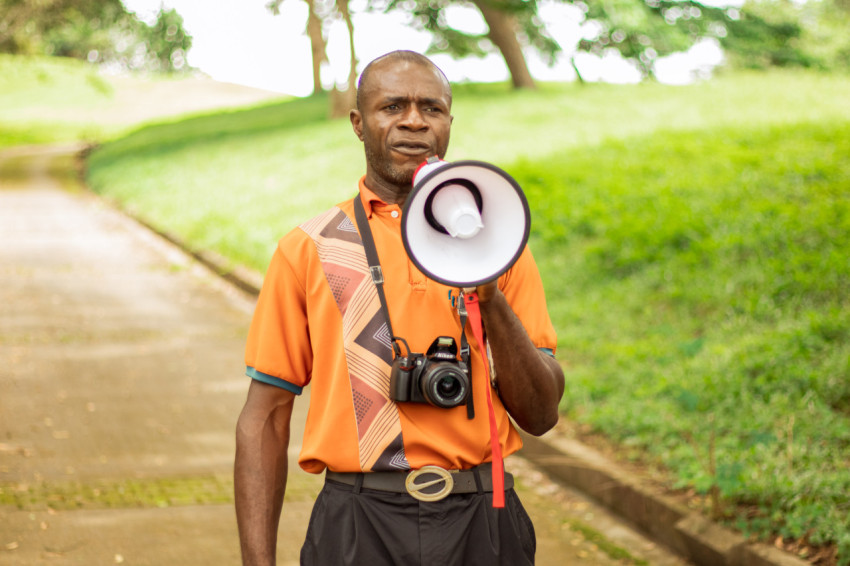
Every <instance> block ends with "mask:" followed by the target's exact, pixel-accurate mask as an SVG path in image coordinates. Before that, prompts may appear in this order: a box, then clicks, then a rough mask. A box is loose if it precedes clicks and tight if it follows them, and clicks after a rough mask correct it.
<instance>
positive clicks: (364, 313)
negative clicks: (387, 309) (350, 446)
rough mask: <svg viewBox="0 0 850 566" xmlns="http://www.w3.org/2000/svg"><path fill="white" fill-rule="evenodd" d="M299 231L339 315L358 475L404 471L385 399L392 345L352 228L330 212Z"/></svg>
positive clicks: (397, 427) (391, 408) (394, 417)
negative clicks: (314, 255)
mask: <svg viewBox="0 0 850 566" xmlns="http://www.w3.org/2000/svg"><path fill="white" fill-rule="evenodd" d="M357 198H359V197H357ZM301 229H302V230H304V231H305V232H306V233H307V234H308V235H309V236H310V238H312V240H313V242H314V243H315V245H316V250H317V252H318V254H319V260H320V261H321V264H322V269H323V270H324V272H325V279H326V280H327V282H328V285H329V287H330V289H331V292H332V293H333V296H334V299H335V300H336V303H337V306H338V307H339V311H340V313H341V314H342V333H343V342H344V344H345V360H346V364H347V365H348V376H349V382H350V384H351V401H352V405H353V409H354V414H355V418H356V424H357V434H358V438H359V447H358V448H359V454H360V469H361V470H363V471H375V472H377V471H389V470H407V469H410V465H409V464H408V462H407V459H406V458H405V456H404V440H403V438H402V434H401V421H400V419H399V414H398V407H397V406H396V404H395V403H393V402H392V401H390V398H389V391H390V385H389V380H390V379H389V378H390V367H391V364H392V342H391V340H390V336H389V331H388V330H387V325H386V322H385V320H384V315H383V312H382V311H381V303H380V300H379V299H378V291H377V290H376V289H375V285H374V283H372V278H371V277H370V276H369V269H368V267H369V264H368V262H367V260H366V253H365V251H364V249H363V242H362V240H361V239H360V235H359V233H358V232H357V228H356V227H355V225H354V223H353V222H352V221H351V219H350V218H349V217H348V216H347V215H346V214H345V213H344V212H343V211H342V210H340V209H339V208H332V209H331V210H329V211H327V212H325V213H324V214H321V215H319V216H317V217H316V218H314V219H312V220H310V221H308V222H305V223H304V224H302V225H301Z"/></svg>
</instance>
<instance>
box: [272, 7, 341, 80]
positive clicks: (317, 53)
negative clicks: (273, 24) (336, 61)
mask: <svg viewBox="0 0 850 566" xmlns="http://www.w3.org/2000/svg"><path fill="white" fill-rule="evenodd" d="M304 2H306V3H307V37H309V38H310V52H311V55H312V58H313V94H319V93H320V92H324V90H325V87H324V85H322V64H323V63H326V62H327V61H328V54H327V46H328V42H327V41H326V40H325V35H324V32H323V31H322V17H321V16H320V13H319V7H318V6H317V1H316V0H304ZM281 4H283V0H272V1H271V2H269V3H268V4H266V8H268V9H269V11H271V13H272V14H274V15H275V16H279V15H280V5H281Z"/></svg>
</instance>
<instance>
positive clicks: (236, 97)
mask: <svg viewBox="0 0 850 566" xmlns="http://www.w3.org/2000/svg"><path fill="white" fill-rule="evenodd" d="M271 98H276V99H280V98H281V97H280V96H279V95H275V94H274V93H269V92H265V91H261V90H257V89H250V88H247V87H242V86H238V85H230V84H225V83H218V82H216V81H212V80H210V79H205V78H203V77H194V76H178V77H168V76H158V77H157V76H152V77H144V76H140V75H133V76H107V75H104V74H101V73H99V72H98V70H97V68H96V67H94V66H92V65H88V64H86V63H84V62H82V61H78V60H76V59H68V58H62V57H28V56H19V55H7V54H2V53H0V148H2V147H8V146H14V145H31V144H45V143H55V142H71V141H82V142H99V141H103V140H105V139H112V138H114V137H115V136H117V135H120V134H122V133H125V132H126V131H127V130H128V129H129V128H131V127H133V128H135V127H138V126H139V124H141V123H143V122H146V121H149V120H154V119H162V117H164V116H176V115H187V114H193V113H197V112H199V111H209V110H210V109H213V108H217V109H220V108H222V107H237V106H239V107H244V106H246V105H251V104H258V103H261V102H264V101H267V100H269V99H271Z"/></svg>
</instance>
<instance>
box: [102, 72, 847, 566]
mask: <svg viewBox="0 0 850 566" xmlns="http://www.w3.org/2000/svg"><path fill="white" fill-rule="evenodd" d="M846 92H850V79H848V78H846V77H840V76H828V75H816V74H805V73H771V74H743V75H729V76H722V77H719V78H717V79H715V80H713V81H710V82H707V83H701V84H697V85H691V86H687V87H670V86H664V85H659V84H643V85H631V86H613V85H596V84H593V85H585V86H580V85H545V86H544V88H542V89H541V90H540V91H539V92H533V93H509V92H506V91H505V90H504V87H503V85H495V86H494V85H464V86H459V87H457V88H456V91H455V106H454V108H453V113H454V115H455V122H454V128H453V130H454V131H453V139H452V145H451V147H450V152H449V155H448V158H449V159H463V158H474V159H482V160H487V161H491V162H494V163H496V164H498V165H500V166H501V167H503V168H505V169H506V170H508V171H509V172H511V173H512V174H514V175H515V176H516V177H517V179H518V180H519V181H520V184H521V185H522V186H523V187H524V189H525V190H526V192H527V194H528V197H529V201H530V203H531V206H532V218H533V226H532V242H531V243H532V248H533V250H534V252H535V255H536V257H537V259H538V262H539V263H540V265H541V268H542V273H543V276H544V282H545V285H546V288H547V292H548V298H549V305H550V310H551V313H552V316H553V319H554V321H555V324H556V327H557V330H558V332H559V340H560V348H559V358H560V359H562V360H564V361H565V362H566V365H567V372H566V373H567V393H566V394H565V397H564V401H563V410H564V412H565V413H566V414H568V415H569V416H570V417H571V418H572V419H575V420H577V421H580V422H582V423H586V424H587V425H589V426H592V427H593V428H594V429H596V430H598V431H601V432H603V433H605V434H606V435H607V436H609V437H610V438H612V439H614V440H615V441H616V442H618V443H619V445H620V446H621V447H622V448H623V449H624V450H625V451H626V453H628V454H632V455H634V456H635V457H640V458H642V459H644V460H645V461H647V462H651V463H654V464H658V465H662V466H663V467H664V468H666V469H667V470H668V471H669V475H670V478H671V484H672V485H673V486H680V487H684V486H688V487H692V488H694V489H696V490H697V491H698V492H700V493H706V494H708V493H715V494H719V498H718V500H719V501H720V502H721V504H722V507H721V508H716V509H714V511H715V513H717V515H718V516H720V517H722V518H723V519H724V520H726V521H728V522H730V523H732V524H734V525H736V526H738V527H739V528H740V529H741V530H743V531H744V532H746V533H751V534H753V535H757V536H762V537H767V536H779V535H781V536H783V537H784V538H785V539H789V538H792V539H796V540H798V541H801V547H806V546H809V547H811V546H812V545H814V546H826V547H829V548H832V549H838V550H839V551H840V555H839V558H837V559H836V558H835V557H833V561H836V560H837V561H838V563H841V564H850V534H848V533H850V520H849V519H848V498H847V493H850V468H848V463H847V462H848V461H847V454H848V449H850V385H848V384H850V346H848V344H850V323H848V321H850V304H848V299H847V290H848V288H850V267H849V266H850V264H848V261H847V258H848V257H850V105H847V104H846ZM323 110H324V101H323V100H316V99H306V100H296V101H291V102H287V103H285V104H282V105H270V106H267V107H264V108H260V109H254V110H252V111H251V112H250V113H239V112H236V113H228V114H221V115H216V116H210V117H207V118H204V117H199V118H196V119H193V120H190V121H186V122H182V123H170V124H160V125H154V126H149V127H146V128H143V129H141V130H139V131H138V132H136V133H135V134H133V135H130V136H128V137H126V138H124V139H122V140H118V141H116V142H114V143H110V144H107V145H105V146H103V147H102V148H101V149H99V150H98V151H96V152H95V153H94V154H93V155H92V156H91V158H90V162H89V164H90V170H89V181H90V184H91V185H92V186H93V187H94V188H95V189H96V190H97V191H99V192H101V193H102V194H104V195H106V196H108V197H110V198H113V199H115V200H117V201H118V202H120V203H121V204H122V205H123V206H125V207H127V208H128V209H130V210H132V211H133V212H134V213H136V214H138V215H140V216H142V217H144V218H146V220H148V221H149V222H150V223H152V224H154V225H158V226H159V227H161V228H163V229H166V230H169V231H171V232H175V233H177V234H178V235H179V236H181V237H182V238H184V239H185V240H186V241H187V242H189V243H190V245H192V246H195V247H197V248H206V249H213V250H215V251H218V252H219V253H222V254H223V255H225V256H226V257H229V258H230V259H231V260H233V261H234V262H236V263H243V264H246V265H249V266H251V267H253V268H255V269H259V270H263V269H264V268H265V266H266V263H267V261H268V259H269V257H270V254H271V250H272V249H273V246H274V245H275V243H276V241H277V239H278V238H279V237H280V236H281V235H282V234H283V233H285V232H286V231H287V230H289V229H290V228H291V227H292V226H293V225H295V224H296V223H298V222H300V221H301V220H303V219H306V218H308V217H310V216H312V215H314V214H316V213H317V212H319V211H321V210H323V209H324V208H326V207H327V206H330V205H331V204H333V203H335V202H338V201H340V200H342V199H344V198H347V197H348V196H350V195H352V194H354V192H355V191H356V181H357V179H358V178H359V176H360V175H361V174H362V172H363V170H364V166H363V156H362V148H361V147H360V146H359V144H358V143H357V140H356V138H355V137H354V134H353V133H352V132H351V128H350V125H349V124H348V122H347V121H346V120H341V121H334V122H327V121H323V120H322V119H321V116H322V113H323Z"/></svg>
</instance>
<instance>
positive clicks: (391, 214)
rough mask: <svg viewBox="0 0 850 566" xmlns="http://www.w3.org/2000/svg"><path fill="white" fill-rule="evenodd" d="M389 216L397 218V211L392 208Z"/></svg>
mask: <svg viewBox="0 0 850 566" xmlns="http://www.w3.org/2000/svg"><path fill="white" fill-rule="evenodd" d="M390 216H392V217H393V218H398V211H397V210H393V211H392V212H390Z"/></svg>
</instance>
